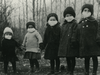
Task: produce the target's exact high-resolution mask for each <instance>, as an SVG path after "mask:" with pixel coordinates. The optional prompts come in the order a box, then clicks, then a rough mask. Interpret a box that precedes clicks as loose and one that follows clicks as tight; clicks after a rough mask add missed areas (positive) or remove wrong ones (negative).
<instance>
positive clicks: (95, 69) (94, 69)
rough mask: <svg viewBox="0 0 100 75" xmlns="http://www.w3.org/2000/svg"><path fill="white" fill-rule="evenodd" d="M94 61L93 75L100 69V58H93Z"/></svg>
mask: <svg viewBox="0 0 100 75" xmlns="http://www.w3.org/2000/svg"><path fill="white" fill-rule="evenodd" d="M92 60H93V73H94V74H96V72H97V68H98V58H97V56H94V57H92Z"/></svg>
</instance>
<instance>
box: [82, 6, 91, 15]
mask: <svg viewBox="0 0 100 75" xmlns="http://www.w3.org/2000/svg"><path fill="white" fill-rule="evenodd" d="M85 8H88V9H89V10H90V12H91V15H93V5H92V4H85V5H83V6H82V11H81V13H82V12H83V10H84V9H85Z"/></svg>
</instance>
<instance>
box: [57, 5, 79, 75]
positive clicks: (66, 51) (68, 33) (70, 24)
mask: <svg viewBox="0 0 100 75" xmlns="http://www.w3.org/2000/svg"><path fill="white" fill-rule="evenodd" d="M63 16H64V19H65V20H64V23H63V24H62V26H61V37H60V45H59V51H58V56H59V57H66V61H67V70H68V71H67V73H68V74H70V75H73V71H74V68H75V64H76V61H75V57H76V56H78V43H77V38H76V28H77V22H76V20H75V11H74V9H73V8H72V7H67V8H66V9H65V10H64V13H63Z"/></svg>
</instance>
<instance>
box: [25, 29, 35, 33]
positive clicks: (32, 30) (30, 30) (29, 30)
mask: <svg viewBox="0 0 100 75" xmlns="http://www.w3.org/2000/svg"><path fill="white" fill-rule="evenodd" d="M27 31H28V32H30V33H31V32H34V31H35V28H28V29H27Z"/></svg>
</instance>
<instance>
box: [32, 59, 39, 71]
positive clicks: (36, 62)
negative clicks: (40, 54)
mask: <svg viewBox="0 0 100 75" xmlns="http://www.w3.org/2000/svg"><path fill="white" fill-rule="evenodd" d="M33 60H34V63H35V65H36V68H37V69H39V62H38V60H37V59H33Z"/></svg>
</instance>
